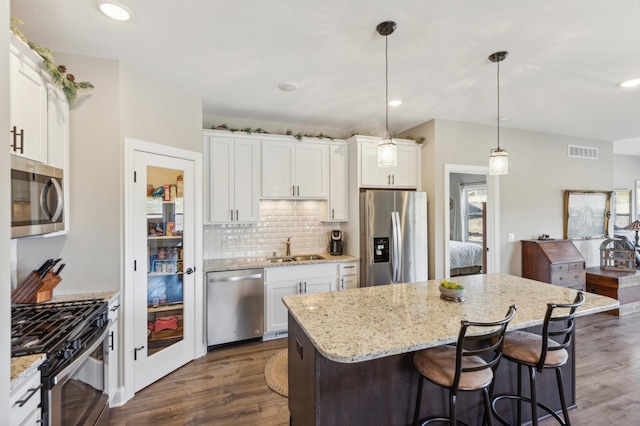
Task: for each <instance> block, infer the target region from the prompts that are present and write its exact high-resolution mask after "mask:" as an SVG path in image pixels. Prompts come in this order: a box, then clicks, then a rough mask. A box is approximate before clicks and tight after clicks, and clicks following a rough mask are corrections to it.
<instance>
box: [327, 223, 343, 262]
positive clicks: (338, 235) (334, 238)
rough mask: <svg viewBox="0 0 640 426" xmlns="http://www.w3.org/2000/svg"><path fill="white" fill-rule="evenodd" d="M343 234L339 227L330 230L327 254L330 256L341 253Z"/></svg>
mask: <svg viewBox="0 0 640 426" xmlns="http://www.w3.org/2000/svg"><path fill="white" fill-rule="evenodd" d="M343 238H344V234H343V233H342V231H341V230H339V229H334V230H333V231H331V239H330V240H329V254H331V255H332V256H340V255H342V249H343V247H344V242H343Z"/></svg>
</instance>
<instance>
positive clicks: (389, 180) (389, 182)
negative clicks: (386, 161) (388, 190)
mask: <svg viewBox="0 0 640 426" xmlns="http://www.w3.org/2000/svg"><path fill="white" fill-rule="evenodd" d="M387 185H391V175H387Z"/></svg>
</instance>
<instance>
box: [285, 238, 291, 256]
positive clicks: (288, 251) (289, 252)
mask: <svg viewBox="0 0 640 426" xmlns="http://www.w3.org/2000/svg"><path fill="white" fill-rule="evenodd" d="M285 256H291V237H289V238H287V254H286V255H285Z"/></svg>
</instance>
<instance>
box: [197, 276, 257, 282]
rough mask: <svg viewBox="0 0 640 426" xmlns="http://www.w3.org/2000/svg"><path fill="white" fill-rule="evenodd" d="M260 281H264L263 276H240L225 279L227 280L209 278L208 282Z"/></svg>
mask: <svg viewBox="0 0 640 426" xmlns="http://www.w3.org/2000/svg"><path fill="white" fill-rule="evenodd" d="M259 279H262V274H254V275H240V276H235V277H225V278H208V279H207V280H208V281H209V282H210V283H215V282H228V281H248V280H259Z"/></svg>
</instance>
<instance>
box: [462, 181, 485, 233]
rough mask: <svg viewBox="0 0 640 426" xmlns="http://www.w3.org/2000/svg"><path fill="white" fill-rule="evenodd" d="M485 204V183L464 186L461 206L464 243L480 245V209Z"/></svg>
mask: <svg viewBox="0 0 640 426" xmlns="http://www.w3.org/2000/svg"><path fill="white" fill-rule="evenodd" d="M486 202H487V185H486V184H485V183H472V184H464V185H463V188H462V206H463V220H464V241H467V242H472V243H482V209H483V203H486Z"/></svg>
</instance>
